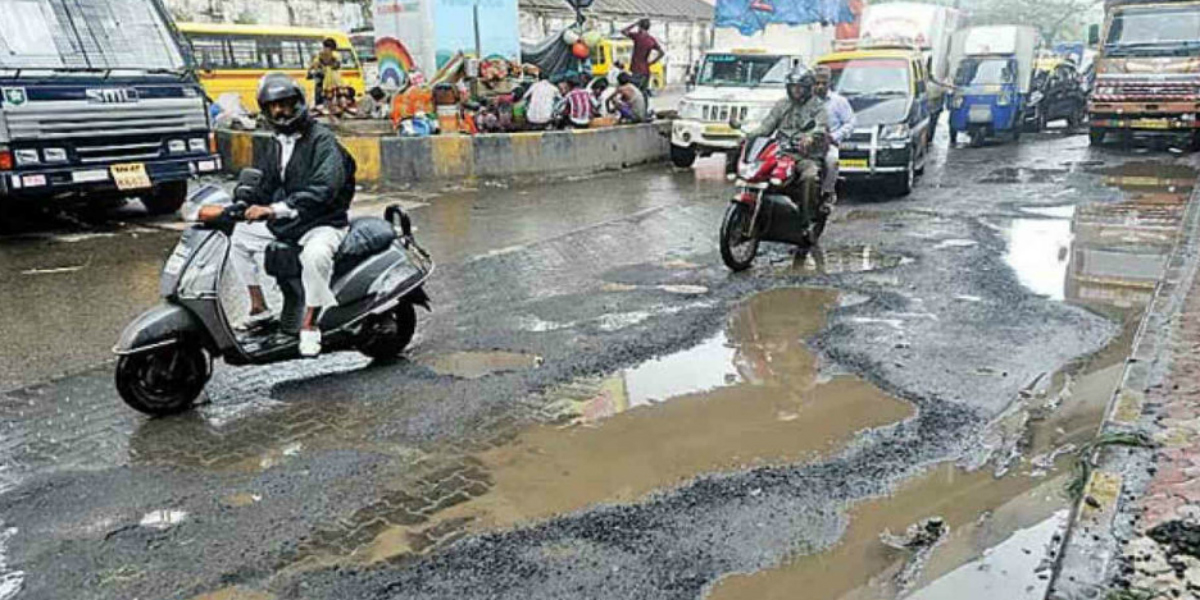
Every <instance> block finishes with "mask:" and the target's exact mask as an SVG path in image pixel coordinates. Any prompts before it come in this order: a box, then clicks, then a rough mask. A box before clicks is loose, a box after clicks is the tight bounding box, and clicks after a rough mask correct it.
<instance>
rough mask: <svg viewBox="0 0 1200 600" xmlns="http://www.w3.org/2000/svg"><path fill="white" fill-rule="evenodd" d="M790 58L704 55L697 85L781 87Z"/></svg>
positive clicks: (789, 64) (789, 65)
mask: <svg viewBox="0 0 1200 600" xmlns="http://www.w3.org/2000/svg"><path fill="white" fill-rule="evenodd" d="M790 67H791V61H790V60H789V59H788V57H786V56H746V55H741V54H709V55H708V56H705V57H704V67H703V68H702V69H701V70H700V79H699V80H698V81H697V82H696V83H697V84H698V85H711V86H718V87H720V86H739V87H758V86H783V81H784V78H785V77H787V74H788V69H789V68H790Z"/></svg>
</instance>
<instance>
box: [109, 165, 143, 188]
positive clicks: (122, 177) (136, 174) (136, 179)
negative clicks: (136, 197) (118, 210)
mask: <svg viewBox="0 0 1200 600" xmlns="http://www.w3.org/2000/svg"><path fill="white" fill-rule="evenodd" d="M109 171H111V172H112V177H113V181H114V182H115V183H116V184H117V189H118V190H122V191H124V190H144V189H146V188H149V187H151V186H152V184H151V183H150V176H149V175H147V174H146V165H145V164H144V163H127V164H121V165H113V166H111V167H109Z"/></svg>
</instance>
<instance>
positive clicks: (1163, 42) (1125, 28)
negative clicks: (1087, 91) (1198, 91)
mask: <svg viewBox="0 0 1200 600" xmlns="http://www.w3.org/2000/svg"><path fill="white" fill-rule="evenodd" d="M1105 49H1106V50H1107V53H1108V55H1109V56H1139V55H1140V56H1146V55H1155V54H1163V53H1164V52H1165V53H1169V54H1179V53H1183V54H1188V53H1197V54H1200V6H1195V5H1192V6H1181V7H1177V8H1176V7H1161V6H1159V7H1140V8H1128V9H1126V10H1124V11H1121V12H1119V13H1117V14H1115V15H1113V19H1112V24H1111V25H1110V26H1109V28H1108V39H1106V40H1105Z"/></svg>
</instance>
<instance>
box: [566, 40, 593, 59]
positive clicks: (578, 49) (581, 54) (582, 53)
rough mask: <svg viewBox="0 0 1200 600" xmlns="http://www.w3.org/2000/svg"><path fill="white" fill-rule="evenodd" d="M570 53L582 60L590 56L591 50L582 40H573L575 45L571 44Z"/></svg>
mask: <svg viewBox="0 0 1200 600" xmlns="http://www.w3.org/2000/svg"><path fill="white" fill-rule="evenodd" d="M571 54H574V55H575V58H578V59H579V60H583V59H585V58H587V57H589V56H591V55H592V51H591V50H588V47H587V44H585V43H583V42H575V45H574V46H571Z"/></svg>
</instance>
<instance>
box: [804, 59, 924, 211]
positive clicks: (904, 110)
mask: <svg viewBox="0 0 1200 600" xmlns="http://www.w3.org/2000/svg"><path fill="white" fill-rule="evenodd" d="M817 64H818V65H823V66H826V67H829V68H830V70H831V71H832V72H833V79H832V81H831V86H832V88H833V91H835V92H837V93H838V94H841V95H842V96H844V97H845V98H846V100H848V101H849V102H850V106H851V107H853V108H854V113H855V117H856V121H857V124H856V125H857V126H856V128H855V130H854V133H852V134H851V135H850V137H849V139H847V140H845V141H843V142H842V143H841V145H840V146H839V147H838V149H839V151H840V154H841V160H840V163H839V169H840V171H841V175H842V176H843V177H845V178H846V179H847V180H851V181H853V180H860V181H863V180H865V181H882V182H886V183H887V184H888V185H889V186H890V187H891V188H892V190H893V191H894V192H895V193H896V194H898V195H907V194H908V193H909V192H911V191H912V189H913V186H914V184H915V182H916V177H917V175H919V174H920V173H922V172H923V171H924V170H925V163H926V161H927V160H928V156H929V148H930V140H931V139H932V137H933V123H934V118H935V115H936V114H937V113H936V112H935V111H934V110H932V108H931V103H932V102H933V101H932V100H931V94H930V91H929V88H930V86H929V85H928V74H927V73H926V71H925V69H926V60H925V55H924V53H923V52H921V51H920V50H917V49H906V48H895V47H873V48H867V49H861V50H849V51H842V52H834V53H832V54H827V55H825V56H823V57H821V58H820V59H818V60H817Z"/></svg>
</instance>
